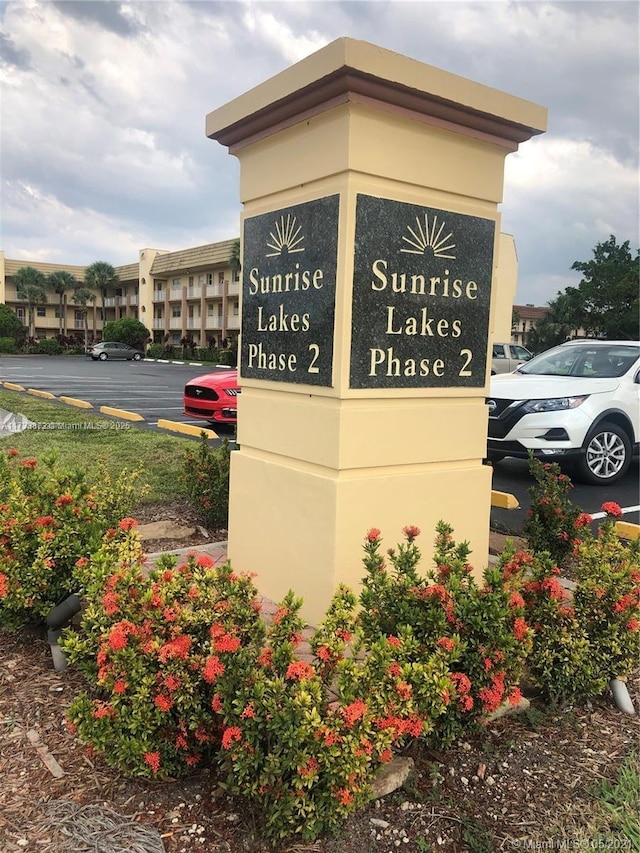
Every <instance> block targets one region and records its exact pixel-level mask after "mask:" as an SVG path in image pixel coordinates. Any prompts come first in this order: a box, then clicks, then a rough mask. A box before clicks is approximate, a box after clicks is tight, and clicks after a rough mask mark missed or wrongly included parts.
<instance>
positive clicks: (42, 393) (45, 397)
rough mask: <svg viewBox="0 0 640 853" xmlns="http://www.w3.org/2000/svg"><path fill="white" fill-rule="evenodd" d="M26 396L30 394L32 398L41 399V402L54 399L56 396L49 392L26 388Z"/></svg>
mask: <svg viewBox="0 0 640 853" xmlns="http://www.w3.org/2000/svg"><path fill="white" fill-rule="evenodd" d="M27 394H32V395H33V396H34V397H42V399H43V400H55V399H56V395H55V394H52V393H51V392H50V391H39V390H38V389H37V388H27Z"/></svg>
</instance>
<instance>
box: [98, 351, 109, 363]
mask: <svg viewBox="0 0 640 853" xmlns="http://www.w3.org/2000/svg"><path fill="white" fill-rule="evenodd" d="M108 357H109V356H108V355H107V354H106V352H101V353H100V355H99V356H98V358H99V359H100V361H106V360H107V358H108Z"/></svg>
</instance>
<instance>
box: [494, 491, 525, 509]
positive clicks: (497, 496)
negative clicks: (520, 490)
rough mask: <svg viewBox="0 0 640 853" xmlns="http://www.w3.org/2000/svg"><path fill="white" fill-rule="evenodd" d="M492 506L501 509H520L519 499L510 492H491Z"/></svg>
mask: <svg viewBox="0 0 640 853" xmlns="http://www.w3.org/2000/svg"><path fill="white" fill-rule="evenodd" d="M491 506H495V507H498V508H499V509H519V508H520V504H519V503H518V498H517V497H516V496H515V495H512V494H510V493H509V492H494V491H492V492H491Z"/></svg>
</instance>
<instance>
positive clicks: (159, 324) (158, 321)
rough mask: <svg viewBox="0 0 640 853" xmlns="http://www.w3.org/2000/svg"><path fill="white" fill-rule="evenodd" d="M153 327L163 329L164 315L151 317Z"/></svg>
mask: <svg viewBox="0 0 640 853" xmlns="http://www.w3.org/2000/svg"><path fill="white" fill-rule="evenodd" d="M153 328H154V329H164V317H154V318H153Z"/></svg>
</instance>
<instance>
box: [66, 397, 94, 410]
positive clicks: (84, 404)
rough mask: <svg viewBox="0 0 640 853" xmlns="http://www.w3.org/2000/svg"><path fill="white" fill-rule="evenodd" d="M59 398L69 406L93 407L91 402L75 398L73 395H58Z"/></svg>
mask: <svg viewBox="0 0 640 853" xmlns="http://www.w3.org/2000/svg"><path fill="white" fill-rule="evenodd" d="M60 400H61V401H62V402H63V403H67V405H69V406H77V407H78V408H79V409H93V406H92V404H91V403H87V401H86V400H76V398H75V397H60Z"/></svg>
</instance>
